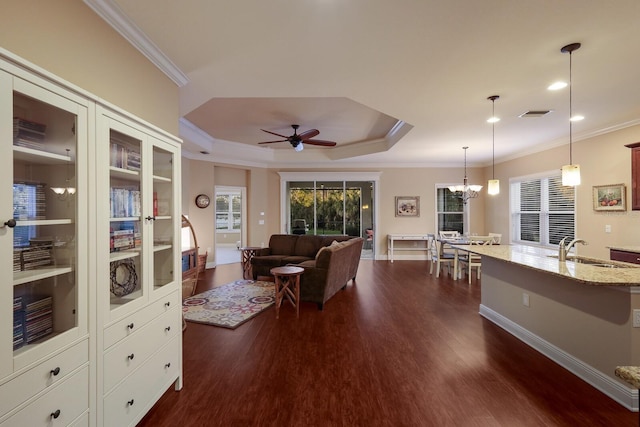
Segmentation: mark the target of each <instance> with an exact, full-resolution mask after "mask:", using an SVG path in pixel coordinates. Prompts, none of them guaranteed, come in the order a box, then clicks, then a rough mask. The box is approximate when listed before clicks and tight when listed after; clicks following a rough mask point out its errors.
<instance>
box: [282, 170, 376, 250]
mask: <svg viewBox="0 0 640 427" xmlns="http://www.w3.org/2000/svg"><path fill="white" fill-rule="evenodd" d="M328 175H331V176H328ZM344 175H349V178H359V177H360V176H359V175H361V174H358V173H346V174H344ZM281 176H283V181H282V190H283V196H284V197H283V206H282V207H283V212H284V215H285V216H284V217H283V220H284V223H283V231H284V232H285V233H290V234H314V235H331V234H346V235H349V236H359V237H363V238H365V245H364V251H363V256H369V257H373V249H374V246H375V245H374V239H373V236H374V229H375V227H374V224H375V221H374V218H375V210H374V201H375V196H374V195H375V188H376V182H377V177H378V176H377V175H373V177H374V178H375V179H366V178H371V174H366V176H362V178H364V179H343V180H340V179H339V177H340V174H337V173H336V174H326V173H325V174H322V173H321V174H313V173H310V174H305V173H286V172H282V173H281ZM300 177H309V178H311V179H295V178H300ZM287 178H289V179H287Z"/></svg>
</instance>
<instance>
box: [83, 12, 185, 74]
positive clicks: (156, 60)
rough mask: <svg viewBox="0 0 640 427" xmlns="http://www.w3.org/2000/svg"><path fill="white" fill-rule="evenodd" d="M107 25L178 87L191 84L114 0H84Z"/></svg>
mask: <svg viewBox="0 0 640 427" xmlns="http://www.w3.org/2000/svg"><path fill="white" fill-rule="evenodd" d="M83 1H84V3H85V4H86V5H87V6H89V7H90V8H91V9H92V10H93V11H94V12H95V13H97V14H98V16H100V17H101V18H102V19H103V20H104V21H105V22H106V23H107V24H109V25H110V26H111V27H112V28H113V29H114V30H116V31H117V32H118V33H120V35H121V36H122V37H124V38H125V39H126V40H127V41H128V42H129V43H131V45H132V46H133V47H135V48H136V49H138V50H139V51H140V52H141V53H142V54H143V55H144V56H145V57H147V59H148V60H149V61H151V62H152V63H153V64H154V65H155V66H156V67H158V69H160V71H162V72H163V73H164V74H166V75H167V77H169V78H170V79H171V80H172V81H173V82H174V83H175V84H176V85H177V86H178V87H183V86H185V85H186V84H187V83H189V78H188V77H187V76H186V74H184V73H183V72H182V70H180V69H179V68H178V67H177V66H176V65H175V64H174V63H173V62H172V61H171V60H170V59H169V58H168V57H167V56H166V55H165V54H164V53H163V52H162V51H161V50H160V48H158V46H156V45H155V44H154V43H153V42H152V41H151V39H149V37H147V36H146V34H144V32H142V30H141V29H140V28H138V26H137V25H136V24H134V23H133V21H131V19H129V17H128V16H127V15H125V14H124V12H123V11H122V9H120V7H119V6H118V5H117V4H116V2H114V1H113V0H83Z"/></svg>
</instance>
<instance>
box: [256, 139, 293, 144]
mask: <svg viewBox="0 0 640 427" xmlns="http://www.w3.org/2000/svg"><path fill="white" fill-rule="evenodd" d="M284 141H288V139H279V140H277V141H264V142H258V144H273V143H274V142H284Z"/></svg>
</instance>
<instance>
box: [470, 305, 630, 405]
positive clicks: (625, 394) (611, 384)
mask: <svg viewBox="0 0 640 427" xmlns="http://www.w3.org/2000/svg"><path fill="white" fill-rule="evenodd" d="M479 313H480V315H481V316H482V317H484V318H485V319H487V320H489V321H490V322H492V323H494V324H496V325H497V326H499V327H501V328H502V329H504V330H505V331H507V332H509V333H510V334H511V335H513V336H514V337H516V338H518V339H519V340H520V341H522V342H524V343H525V344H527V345H529V346H530V347H532V348H533V349H535V350H537V351H538V352H540V353H542V354H544V355H545V356H547V357H548V358H549V359H551V360H553V361H554V362H556V363H557V364H558V365H560V366H562V367H563V368H565V369H567V370H568V371H569V372H571V373H573V374H574V375H576V376H577V377H578V378H581V379H582V380H584V381H586V382H587V383H588V384H590V385H592V386H593V387H595V388H596V389H598V390H600V391H601V392H602V393H604V394H606V395H607V396H609V397H610V398H612V399H613V400H615V401H616V402H618V403H619V404H621V405H622V406H624V407H625V408H627V409H629V410H630V411H634V412H637V411H638V390H636V389H633V388H630V387H627V386H625V385H624V384H622V383H621V382H619V381H616V380H615V379H613V378H611V377H610V376H608V375H605V374H604V373H602V372H600V371H598V370H597V369H595V368H593V367H592V366H590V365H588V364H586V363H584V362H583V361H581V360H579V359H577V358H575V357H574V356H572V355H570V354H569V353H567V352H565V351H564V350H562V349H560V348H558V347H556V346H555V345H553V344H551V343H550V342H548V341H546V340H544V339H542V338H540V337H539V336H537V335H535V334H533V333H531V332H530V331H529V330H527V329H525V328H523V327H522V326H520V325H518V324H517V323H515V322H513V321H512V320H510V319H508V318H506V317H504V316H503V315H501V314H500V313H497V312H496V311H494V310H492V309H490V308H489V307H487V306H485V305H482V304H480V311H479Z"/></svg>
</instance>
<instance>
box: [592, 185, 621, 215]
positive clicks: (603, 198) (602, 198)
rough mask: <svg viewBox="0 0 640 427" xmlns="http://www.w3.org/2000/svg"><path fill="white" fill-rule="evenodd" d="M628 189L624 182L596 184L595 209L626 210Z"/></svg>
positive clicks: (594, 193) (594, 191) (594, 194)
mask: <svg viewBox="0 0 640 427" xmlns="http://www.w3.org/2000/svg"><path fill="white" fill-rule="evenodd" d="M626 194H627V189H626V187H625V185H624V184H611V185H595V186H594V187H593V209H594V210H596V211H626V210H627V195H626Z"/></svg>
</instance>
